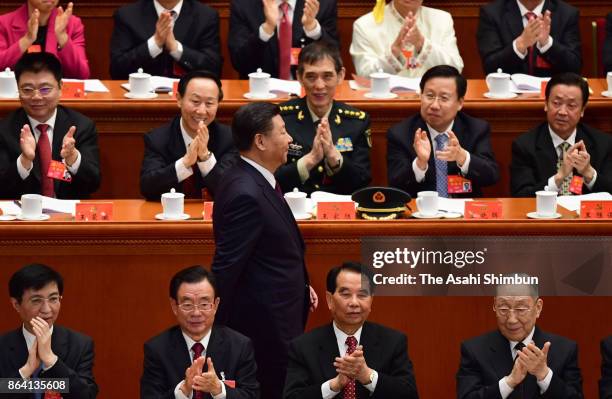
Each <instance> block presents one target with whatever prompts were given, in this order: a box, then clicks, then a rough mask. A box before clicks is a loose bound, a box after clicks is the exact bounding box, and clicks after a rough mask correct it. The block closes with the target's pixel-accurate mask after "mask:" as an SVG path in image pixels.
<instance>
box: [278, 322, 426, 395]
mask: <svg viewBox="0 0 612 399" xmlns="http://www.w3.org/2000/svg"><path fill="white" fill-rule="evenodd" d="M359 345H363V350H364V357H365V360H366V363H367V364H368V367H370V368H371V369H373V370H376V371H377V372H378V382H377V383H376V389H375V390H374V392H373V393H372V394H371V395H370V392H369V391H368V390H367V389H366V388H364V387H363V386H362V385H360V384H359V382H356V387H357V398H363V399H367V398H372V399H377V398H380V399H393V398H398V399H399V398H402V399H417V398H418V397H419V395H418V393H417V388H416V382H415V380H414V373H413V370H412V362H411V361H410V359H409V358H408V347H407V343H406V336H405V335H404V334H402V333H401V332H399V331H395V330H392V329H390V328H387V327H384V326H381V325H380V324H375V323H370V322H366V323H365V324H364V325H363V329H362V330H361V338H360V341H359ZM342 355H344V354H342ZM338 356H340V354H339V353H338V343H337V339H336V335H335V333H334V328H333V326H332V324H327V325H325V326H322V327H319V328H316V329H314V330H312V331H310V332H308V333H306V334H304V335H302V336H301V337H299V338H297V339H296V340H294V341H293V342H292V343H291V346H290V348H289V367H288V370H287V381H286V384H285V394H284V398H285V399H310V398H312V399H315V398H316V399H319V398H321V384H323V383H324V382H326V381H328V380H330V379H332V378H334V377H336V375H338V373H337V372H336V370H335V368H334V359H335V358H336V357H338ZM338 397H342V394H338Z"/></svg>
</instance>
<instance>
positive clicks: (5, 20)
mask: <svg viewBox="0 0 612 399" xmlns="http://www.w3.org/2000/svg"><path fill="white" fill-rule="evenodd" d="M56 15H57V10H55V9H54V10H53V11H52V12H51V15H50V16H49V23H48V25H47V40H46V43H45V51H46V52H48V53H52V54H54V55H55V56H56V57H57V58H59V60H60V62H61V63H62V69H63V72H64V77H66V78H73V79H87V78H89V62H88V61H87V55H86V54H85V28H84V27H83V23H82V22H81V19H80V18H79V17H76V16H74V15H73V16H71V17H70V19H69V20H68V26H67V27H66V31H67V33H68V41H67V42H66V45H65V46H64V48H62V49H61V50H58V48H57V39H56V37H55V16H56ZM27 30H28V6H27V4H24V5H22V6H21V7H19V8H18V9H16V10H15V11H12V12H9V13H8V14H4V15H0V70H4V69H5V68H6V67H10V68H13V67H14V66H15V64H16V63H17V60H19V58H20V57H21V56H22V53H21V50H20V48H19V39H21V38H22V37H23V35H25V34H26V32H27Z"/></svg>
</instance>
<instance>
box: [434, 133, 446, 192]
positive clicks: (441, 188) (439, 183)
mask: <svg viewBox="0 0 612 399" xmlns="http://www.w3.org/2000/svg"><path fill="white" fill-rule="evenodd" d="M435 140H436V151H442V150H444V149H445V148H446V143H448V136H447V135H446V133H442V134H439V135H437V136H436V139H435ZM434 160H435V163H436V191H437V192H438V195H439V196H440V197H448V162H446V161H444V160H441V159H438V158H436V157H435V155H434Z"/></svg>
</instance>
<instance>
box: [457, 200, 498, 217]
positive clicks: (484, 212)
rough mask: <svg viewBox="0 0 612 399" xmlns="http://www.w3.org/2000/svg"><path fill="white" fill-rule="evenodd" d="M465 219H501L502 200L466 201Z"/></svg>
mask: <svg viewBox="0 0 612 399" xmlns="http://www.w3.org/2000/svg"><path fill="white" fill-rule="evenodd" d="M464 217H465V219H501V218H502V203H501V201H466V202H465V213H464Z"/></svg>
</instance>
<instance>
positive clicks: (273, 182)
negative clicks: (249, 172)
mask: <svg viewBox="0 0 612 399" xmlns="http://www.w3.org/2000/svg"><path fill="white" fill-rule="evenodd" d="M240 158H242V159H243V160H244V162H246V163H248V164H249V165H251V166H252V167H254V168H255V169H257V171H258V172H259V173H261V174H262V175H263V177H264V178H265V179H266V180H267V181H268V183H270V185H271V186H272V188H273V189H274V190H276V178H275V177H274V174H273V173H271V172H270V171H269V170H268V169H266V168H264V167H263V166H261V165H260V164H258V163H257V162H255V161H253V160H252V159H250V158H247V157H245V156H242V155H240Z"/></svg>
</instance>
